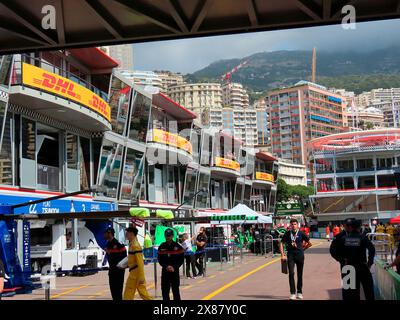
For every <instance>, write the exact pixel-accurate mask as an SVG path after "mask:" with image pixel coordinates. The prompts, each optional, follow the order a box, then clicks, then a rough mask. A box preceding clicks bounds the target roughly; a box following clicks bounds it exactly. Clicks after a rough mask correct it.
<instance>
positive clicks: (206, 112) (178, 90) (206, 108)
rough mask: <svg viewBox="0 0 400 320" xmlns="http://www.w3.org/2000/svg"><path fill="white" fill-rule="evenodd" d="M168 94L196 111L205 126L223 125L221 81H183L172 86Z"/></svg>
mask: <svg viewBox="0 0 400 320" xmlns="http://www.w3.org/2000/svg"><path fill="white" fill-rule="evenodd" d="M168 96H169V97H170V98H171V99H172V100H174V101H176V102H177V103H179V104H181V105H183V106H185V108H187V109H189V110H190V111H192V112H194V113H195V114H196V115H197V116H198V117H199V118H200V119H201V123H202V125H204V126H216V127H221V126H222V88H221V84H219V83H183V84H179V85H174V86H170V87H169V89H168Z"/></svg>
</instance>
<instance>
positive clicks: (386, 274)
mask: <svg viewBox="0 0 400 320" xmlns="http://www.w3.org/2000/svg"><path fill="white" fill-rule="evenodd" d="M374 278H375V279H374V280H375V287H376V291H377V298H378V299H381V300H400V275H399V274H398V273H396V272H395V271H394V270H392V269H385V262H384V261H382V260H380V259H377V260H376V261H375V274H374Z"/></svg>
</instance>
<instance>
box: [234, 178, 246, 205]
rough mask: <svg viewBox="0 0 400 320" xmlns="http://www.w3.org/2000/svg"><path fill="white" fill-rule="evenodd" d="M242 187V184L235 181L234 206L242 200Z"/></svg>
mask: <svg viewBox="0 0 400 320" xmlns="http://www.w3.org/2000/svg"><path fill="white" fill-rule="evenodd" d="M243 189H244V184H243V183H240V182H237V183H236V187H235V204H234V205H235V206H236V205H238V204H239V203H242V202H243Z"/></svg>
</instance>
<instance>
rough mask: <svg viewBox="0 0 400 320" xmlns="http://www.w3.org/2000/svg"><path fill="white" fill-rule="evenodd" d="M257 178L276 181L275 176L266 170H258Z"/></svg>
mask: <svg viewBox="0 0 400 320" xmlns="http://www.w3.org/2000/svg"><path fill="white" fill-rule="evenodd" d="M256 180H265V181H271V182H274V176H273V175H272V174H269V173H265V172H256Z"/></svg>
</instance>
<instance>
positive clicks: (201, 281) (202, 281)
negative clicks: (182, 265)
mask: <svg viewBox="0 0 400 320" xmlns="http://www.w3.org/2000/svg"><path fill="white" fill-rule="evenodd" d="M204 282H206V280H200V281H197V283H204Z"/></svg>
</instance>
